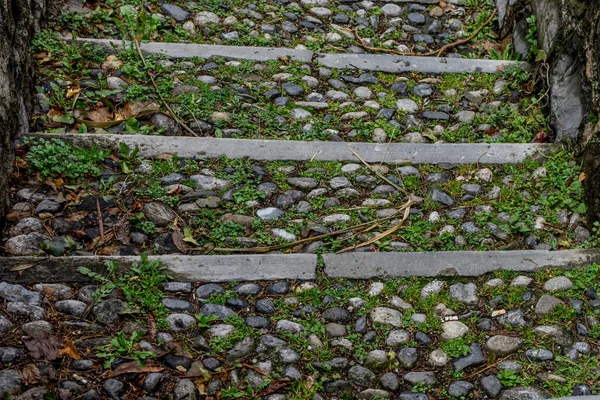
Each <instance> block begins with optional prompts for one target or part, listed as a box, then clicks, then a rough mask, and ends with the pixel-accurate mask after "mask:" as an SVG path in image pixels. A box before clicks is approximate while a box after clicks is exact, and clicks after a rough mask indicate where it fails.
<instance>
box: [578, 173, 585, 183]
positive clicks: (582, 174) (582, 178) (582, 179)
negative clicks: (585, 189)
mask: <svg viewBox="0 0 600 400" xmlns="http://www.w3.org/2000/svg"><path fill="white" fill-rule="evenodd" d="M578 179H579V182H583V181H584V180H585V172H582V173H580V174H579V178H578Z"/></svg>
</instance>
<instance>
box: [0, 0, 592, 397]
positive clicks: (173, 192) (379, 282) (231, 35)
mask: <svg viewBox="0 0 600 400" xmlns="http://www.w3.org/2000/svg"><path fill="white" fill-rule="evenodd" d="M131 3H135V2H123V4H120V5H119V6H118V7H113V8H112V11H110V9H111V8H110V7H108V6H107V5H106V4H102V3H92V4H88V3H85V4H80V5H78V4H76V3H68V4H67V6H65V10H64V12H63V15H62V16H61V17H60V18H58V19H57V20H56V21H54V22H53V23H52V25H51V29H54V30H55V31H57V32H60V33H61V34H62V36H63V37H62V38H61V37H59V36H55V35H53V34H51V33H50V32H45V33H43V34H42V35H41V36H40V38H39V39H38V40H37V41H35V42H34V51H35V56H36V59H37V60H38V64H39V71H38V87H39V88H40V94H39V95H38V96H39V98H40V100H41V104H40V109H39V110H38V113H37V114H36V115H34V116H33V118H32V124H33V126H34V127H36V129H37V130H38V132H35V133H32V134H30V135H29V136H28V137H26V138H22V139H23V140H22V141H21V142H20V145H19V148H18V158H17V162H16V167H15V168H16V169H15V171H16V172H15V174H14V177H13V182H14V190H13V193H12V198H13V208H12V211H11V212H10V214H9V215H8V217H7V218H8V220H9V226H8V227H7V228H6V231H5V238H6V240H5V241H4V242H3V248H4V251H5V253H4V257H1V258H0V281H4V282H3V283H1V284H0V298H2V299H4V300H5V301H6V302H7V306H6V307H5V308H6V310H5V311H4V310H3V313H4V314H5V315H6V317H4V316H3V315H4V314H0V331H2V332H4V333H6V334H7V338H8V340H7V342H6V346H5V347H0V360H1V362H2V363H11V364H7V368H5V369H0V382H5V383H0V392H2V391H6V392H8V393H11V394H14V395H15V396H17V397H16V398H20V399H26V398H39V397H34V396H43V394H40V393H46V395H47V396H49V395H50V394H51V393H55V394H56V396H58V397H50V398H85V399H96V398H98V399H99V398H113V399H121V398H148V399H150V398H160V399H162V398H165V399H166V398H174V399H197V398H223V399H226V398H266V399H271V400H274V399H323V398H326V399H350V398H352V399H353V398H370V399H379V398H397V399H419V400H425V399H438V398H439V399H442V398H478V399H479V398H481V399H483V398H500V399H504V400H509V399H521V398H529V399H538V398H540V399H541V398H549V397H560V396H564V395H571V394H573V395H591V394H593V393H597V391H598V387H597V383H596V381H597V376H598V371H599V370H600V365H598V361H597V357H596V356H597V348H596V347H594V345H596V346H597V343H598V336H600V334H598V333H597V332H598V329H597V327H596V325H597V324H598V320H597V318H598V317H599V316H598V300H596V290H597V289H600V288H599V287H597V286H598V284H597V282H596V279H595V277H594V274H595V273H597V267H596V266H595V264H594V263H595V262H597V261H598V259H599V258H600V251H598V250H597V249H596V248H595V247H596V243H597V240H598V238H597V234H596V232H595V230H593V229H592V228H593V227H592V226H589V225H587V224H586V219H585V205H584V204H583V189H582V185H581V182H582V180H584V179H585V175H584V174H582V173H581V170H580V167H579V164H578V162H577V160H576V159H575V156H574V155H573V153H572V152H570V150H568V149H566V148H563V147H562V145H560V144H554V143H550V142H551V138H552V133H551V131H550V129H549V127H548V125H547V116H546V114H545V111H544V107H543V106H544V93H543V92H540V91H538V90H536V88H535V87H534V85H533V84H532V81H531V80H530V78H531V70H532V66H531V65H530V64H528V63H526V62H521V61H512V60H496V59H492V58H499V57H500V56H499V55H502V54H504V55H505V56H506V55H507V54H508V55H511V54H514V53H511V52H510V50H507V51H505V52H503V49H505V48H506V43H500V41H499V40H497V37H495V35H494V26H495V25H494V24H495V22H491V21H495V20H494V16H495V12H496V11H495V10H494V9H493V8H492V7H490V6H489V4H487V3H486V2H477V1H474V2H469V3H468V4H466V5H462V4H459V3H455V2H453V1H450V2H448V3H445V2H440V3H439V4H438V3H437V2H433V3H431V2H428V1H416V2H409V3H404V2H389V3H380V2H369V1H364V2H346V1H339V2H331V1H326V0H304V1H301V2H300V4H296V5H294V3H290V2H287V1H281V2H275V1H265V2H260V4H256V3H255V4H252V3H251V2H248V1H242V0H239V1H231V2H224V3H222V4H216V3H213V2H206V4H203V2H199V3H196V4H195V3H183V2H181V4H179V3H178V4H167V3H162V2H156V3H155V2H151V3H147V4H144V5H135V4H133V5H132V4H131ZM109 11H110V12H109ZM488 21H490V22H488ZM132 36H137V38H138V39H144V40H143V41H142V42H140V43H139V44H138V43H136V42H132V41H128V40H123V39H131V37H132ZM461 38H462V39H465V40H464V43H461V44H458V45H454V44H455V43H456V41H459V40H460V39H461ZM148 39H149V40H148ZM467 39H468V40H467ZM490 48H491V49H495V50H491V51H490V50H489V49H490ZM517 53H519V49H517ZM491 55H494V57H491ZM523 56H524V57H525V56H526V54H523ZM57 57H58V58H57ZM500 58H501V57H500ZM144 253H147V254H149V259H148V260H149V261H148V263H151V262H158V263H159V264H160V265H162V266H164V267H165V268H166V269H165V270H164V271H163V272H161V274H163V273H164V274H166V275H168V276H169V280H170V282H168V283H164V282H163V281H162V280H161V281H160V282H159V283H156V284H154V286H152V285H149V287H145V289H144V290H145V291H143V292H141V293H144V295H146V294H147V293H150V292H151V291H152V290H154V289H156V288H158V289H157V292H151V293H153V294H152V296H155V297H152V299H153V300H154V301H153V302H148V303H143V304H141V305H140V304H139V303H138V302H139V301H140V300H142V302H143V301H145V298H144V299H139V298H138V299H137V300H136V298H135V297H136V296H133V298H130V297H131V296H128V295H127V293H128V290H130V286H128V285H133V286H135V281H136V280H138V281H142V282H145V279H146V278H147V276H148V275H149V276H150V278H148V279H152V276H153V275H152V273H151V272H149V271H148V270H144V266H147V265H152V268H155V267H156V265H155V264H146V262H144V263H142V267H141V270H140V269H138V270H135V271H137V275H124V276H125V277H126V278H125V279H123V281H122V282H121V283H120V285H121V286H119V285H116V286H117V288H118V290H116V291H113V293H112V294H108V293H105V294H104V295H103V297H98V293H99V292H98V291H97V292H96V295H92V293H93V292H94V290H95V288H96V286H92V285H90V284H91V283H93V281H94V278H95V279H96V280H100V281H101V279H102V278H99V277H100V276H105V275H106V274H107V270H108V273H109V276H107V278H105V281H104V283H105V284H106V283H107V282H110V281H111V279H112V280H117V275H119V274H127V272H126V271H129V268H130V266H131V265H132V264H134V263H139V260H140V256H141V255H142V254H144ZM110 262H113V263H114V266H115V269H114V270H111V269H110V268H109V267H107V265H109V264H110ZM81 267H85V268H86V269H85V271H84V272H85V273H82V270H81ZM152 268H151V269H152ZM110 274H112V275H110ZM145 274H148V275H145ZM119 276H120V275H119ZM160 276H161V277H162V275H160ZM154 279H155V281H154V282H156V281H158V280H159V278H157V277H154ZM161 279H162V278H161ZM165 280H166V278H165ZM128 281H132V282H130V283H129V284H128V283H127V282H128ZM100 283H102V282H100ZM97 284H98V282H96V285H97ZM163 284H164V285H163ZM21 285H25V286H26V287H25V286H21ZM112 288H113V289H114V287H112ZM119 289H120V290H121V292H119ZM139 293H140V292H138V294H139ZM123 294H124V295H125V297H124V296H123ZM148 296H150V295H148ZM157 299H158V300H157ZM149 304H150V305H149ZM131 307H133V308H136V307H138V308H140V309H141V310H143V311H144V312H146V313H148V314H149V315H150V317H148V318H146V317H145V316H144V317H143V318H140V317H139V315H135V313H134V314H132V315H131V316H128V315H129V313H130V311H131V310H130V308H131ZM194 315H195V316H196V318H194ZM213 318H216V319H217V320H219V321H213ZM26 321H29V322H26ZM74 330H77V331H76V332H74ZM138 330H142V331H144V332H145V333H144V336H142V337H138V338H137V339H136V340H135V341H134V343H133V344H131V345H130V347H131V348H130V352H129V353H127V355H124V356H123V357H118V356H115V357H114V359H111V362H108V364H106V372H104V373H103V374H102V375H101V376H100V375H98V374H96V373H97V372H99V371H102V367H101V365H100V364H101V359H102V357H103V356H98V354H103V353H102V351H104V353H110V354H113V353H111V351H114V350H115V349H116V348H117V346H116V345H115V344H112V345H111V344H110V342H109V340H108V338H109V337H111V336H112V337H115V335H117V331H121V332H125V334H126V335H132V334H133V333H134V332H136V331H138ZM40 332H43V334H40ZM90 332H93V334H92V335H90V336H95V337H94V338H93V339H89V338H88V336H87V334H88V333H90ZM22 336H23V337H22ZM54 336H57V337H59V338H60V337H64V338H67V339H69V340H73V342H75V345H73V346H75V348H76V350H77V351H76V353H77V354H78V357H80V358H82V359H77V357H73V356H72V355H68V354H69V353H63V352H62V350H61V352H60V353H59V354H60V355H61V357H59V356H58V354H56V357H54V358H48V357H47V356H46V358H45V359H46V360H47V361H51V362H52V363H51V365H53V367H52V368H55V371H54V372H52V371H49V370H44V369H43V368H42V367H41V366H39V365H38V364H40V362H39V361H35V359H36V358H37V359H41V360H44V357H45V356H40V357H34V356H33V355H32V354H34V353H33V350H32V347H31V346H33V345H32V344H31V343H32V341H31V339H32V338H33V339H34V340H37V341H42V338H44V337H54ZM127 337H130V339H131V340H132V341H133V340H134V339H132V338H133V336H127ZM61 340H62V339H61ZM61 343H62V342H61ZM65 343H67V342H65ZM3 346H4V345H3ZM23 346H25V350H27V351H28V353H26V352H25V350H24V348H23ZM63 346H66V345H65V344H64V343H63ZM97 346H108V347H103V350H102V351H99V350H98V347H97ZM111 346H112V347H111ZM67 347H68V346H67ZM111 349H112V350H111ZM132 349H133V350H132ZM138 351H147V352H152V353H153V354H154V356H145V357H146V358H147V360H146V362H145V363H144V367H140V366H138V367H136V366H135V365H137V364H135V363H134V362H128V361H131V360H135V358H132V356H131V355H132V354H139V353H136V352H138ZM65 354H67V356H65ZM105 361H106V360H105ZM10 365H12V366H13V367H12V368H11V367H9V366H10ZM29 365H33V366H34V367H35V369H37V373H38V374H39V375H40V376H39V377H38V378H37V380H36V379H31V378H30V377H29V376H28V375H27V373H26V372H24V371H25V369H24V368H29V369H33V367H28V366H29ZM119 365H121V366H119ZM67 368H68V369H69V372H64V371H67ZM119 368H121V369H119ZM136 368H138V369H136ZM73 370H74V371H77V373H76V374H73V373H72V371H73ZM56 371H58V372H59V373H60V374H61V378H60V379H55V378H54V377H53V376H54V375H53V374H55V373H56ZM3 385H4V386H3ZM28 396H29V397H28Z"/></svg>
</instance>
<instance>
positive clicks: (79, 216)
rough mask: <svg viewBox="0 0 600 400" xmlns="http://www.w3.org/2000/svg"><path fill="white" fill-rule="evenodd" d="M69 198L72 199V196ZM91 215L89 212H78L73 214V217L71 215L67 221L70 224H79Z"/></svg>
mask: <svg viewBox="0 0 600 400" xmlns="http://www.w3.org/2000/svg"><path fill="white" fill-rule="evenodd" d="M69 198H71V196H69ZM89 213H90V212H89V211H76V212H74V213H71V215H69V217H68V218H65V219H66V220H67V221H69V222H79V221H81V220H82V219H84V218H85V217H87V216H88V214H89Z"/></svg>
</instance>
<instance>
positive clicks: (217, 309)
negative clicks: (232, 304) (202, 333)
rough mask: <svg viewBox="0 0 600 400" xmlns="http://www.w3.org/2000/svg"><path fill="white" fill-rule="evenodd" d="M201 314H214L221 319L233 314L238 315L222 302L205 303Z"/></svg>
mask: <svg viewBox="0 0 600 400" xmlns="http://www.w3.org/2000/svg"><path fill="white" fill-rule="evenodd" d="M200 315H206V316H210V315H214V316H216V317H219V318H221V319H225V318H227V317H229V316H231V315H237V314H236V312H235V311H233V310H232V309H231V308H229V307H225V306H223V305H220V304H204V305H203V306H202V308H200Z"/></svg>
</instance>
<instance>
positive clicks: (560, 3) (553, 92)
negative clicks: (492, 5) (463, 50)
mask: <svg viewBox="0 0 600 400" xmlns="http://www.w3.org/2000/svg"><path fill="white" fill-rule="evenodd" d="M496 7H497V8H498V16H499V17H498V18H499V24H500V27H501V32H502V34H503V35H504V36H508V35H512V38H513V49H514V50H515V52H516V53H517V54H521V55H524V54H527V53H528V51H529V44H528V43H527V41H526V40H525V36H526V34H527V30H528V26H527V23H526V22H525V17H527V16H528V15H532V14H533V15H535V17H536V20H537V23H536V27H537V41H538V48H539V49H540V50H542V51H543V52H544V53H545V55H546V63H547V64H545V65H542V67H543V68H540V69H539V75H540V77H542V78H544V80H545V81H546V82H545V83H546V85H547V86H548V87H549V93H548V95H549V108H550V126H551V127H552V129H553V131H554V137H555V141H556V142H563V143H569V144H575V143H577V142H579V140H580V139H581V137H582V134H583V133H584V130H587V131H591V130H594V129H590V128H591V127H590V126H587V127H586V124H587V123H588V121H589V116H590V113H591V112H594V113H596V114H598V113H600V92H599V90H600V85H599V84H598V82H600V64H599V63H600V1H598V0H595V1H589V0H588V1H585V0H528V1H527V0H496Z"/></svg>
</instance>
